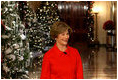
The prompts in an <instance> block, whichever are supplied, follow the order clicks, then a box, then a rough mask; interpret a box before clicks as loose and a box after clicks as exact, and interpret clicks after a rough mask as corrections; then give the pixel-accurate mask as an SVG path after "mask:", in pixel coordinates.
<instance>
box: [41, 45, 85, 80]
mask: <svg viewBox="0 0 118 80" xmlns="http://www.w3.org/2000/svg"><path fill="white" fill-rule="evenodd" d="M65 52H66V53H67V54H64V53H63V52H61V51H60V50H59V49H58V47H57V46H56V44H55V45H54V46H53V48H52V49H50V50H49V51H48V52H47V53H45V55H44V58H43V63H42V71H41V77H40V78H41V79H83V67H82V61H81V57H80V55H79V53H78V51H77V50H76V49H75V48H72V47H70V46H67V50H66V51H65Z"/></svg>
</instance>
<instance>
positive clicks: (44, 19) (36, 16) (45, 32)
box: [20, 1, 60, 53]
mask: <svg viewBox="0 0 118 80" xmlns="http://www.w3.org/2000/svg"><path fill="white" fill-rule="evenodd" d="M20 5H22V6H21V7H20V10H21V12H22V14H23V15H24V16H23V15H22V16H20V17H21V18H23V19H22V20H23V21H24V22H25V23H26V24H27V25H26V26H28V28H29V34H30V35H29V41H30V50H31V51H37V52H40V53H45V52H46V51H48V50H49V49H50V46H52V45H53V44H54V41H53V40H52V39H51V38H50V27H51V25H52V24H53V23H54V22H56V21H60V19H59V15H58V9H57V3H56V2H55V1H41V3H40V7H39V8H38V10H36V13H35V12H33V10H31V9H30V8H29V6H28V2H27V4H26V2H23V1H22V2H20Z"/></svg>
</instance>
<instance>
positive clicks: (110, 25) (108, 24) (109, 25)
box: [103, 20, 115, 30]
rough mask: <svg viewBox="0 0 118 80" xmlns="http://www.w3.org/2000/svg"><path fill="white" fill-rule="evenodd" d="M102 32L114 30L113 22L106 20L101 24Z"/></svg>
mask: <svg viewBox="0 0 118 80" xmlns="http://www.w3.org/2000/svg"><path fill="white" fill-rule="evenodd" d="M103 29H104V30H113V29H115V25H114V22H113V21H112V20H108V21H106V22H105V23H104V24H103Z"/></svg>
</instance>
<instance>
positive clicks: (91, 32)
mask: <svg viewBox="0 0 118 80" xmlns="http://www.w3.org/2000/svg"><path fill="white" fill-rule="evenodd" d="M87 4H88V10H87V14H86V19H85V21H84V22H85V26H88V30H89V31H88V42H89V45H92V44H93V42H94V16H93V14H92V8H93V4H94V1H87Z"/></svg>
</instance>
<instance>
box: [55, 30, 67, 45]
mask: <svg viewBox="0 0 118 80" xmlns="http://www.w3.org/2000/svg"><path fill="white" fill-rule="evenodd" d="M68 39H69V32H68V30H66V31H65V32H63V33H61V34H59V35H58V36H57V38H56V43H58V44H59V45H63V46H66V45H67V43H68Z"/></svg>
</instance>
